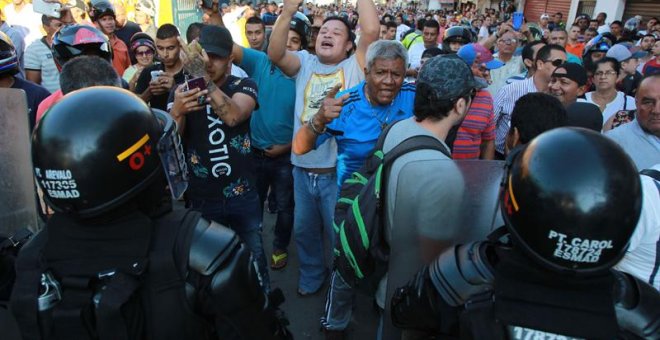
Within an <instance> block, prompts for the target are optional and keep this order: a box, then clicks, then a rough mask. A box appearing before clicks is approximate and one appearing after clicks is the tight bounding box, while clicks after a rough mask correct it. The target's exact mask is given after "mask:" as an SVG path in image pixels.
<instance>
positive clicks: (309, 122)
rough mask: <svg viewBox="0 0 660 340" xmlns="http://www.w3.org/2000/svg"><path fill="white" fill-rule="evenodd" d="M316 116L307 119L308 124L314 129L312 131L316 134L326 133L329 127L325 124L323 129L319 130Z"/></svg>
mask: <svg viewBox="0 0 660 340" xmlns="http://www.w3.org/2000/svg"><path fill="white" fill-rule="evenodd" d="M314 117H315V116H312V118H310V119H309V120H308V121H307V126H309V128H310V129H311V130H312V132H314V134H315V135H322V134H324V133H325V132H326V131H327V130H328V128H327V127H326V126H324V127H323V129H322V130H321V131H319V130H317V129H316V125H314Z"/></svg>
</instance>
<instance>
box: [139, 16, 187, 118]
mask: <svg viewBox="0 0 660 340" xmlns="http://www.w3.org/2000/svg"><path fill="white" fill-rule="evenodd" d="M180 51H181V44H180V43H179V30H178V29H177V28H176V26H174V25H172V24H164V25H161V26H160V27H159V28H158V31H156V53H158V60H160V63H157V64H154V65H152V66H149V67H147V68H145V69H144V71H142V73H141V74H140V77H139V78H138V80H137V84H136V85H135V93H136V94H137V95H138V96H140V97H141V98H142V100H144V101H145V102H146V103H147V104H149V105H151V107H153V108H157V109H161V110H166V109H167V98H168V96H169V93H170V91H171V90H172V88H175V87H176V85H178V84H183V82H184V81H185V76H184V74H183V63H182V62H181V59H180V58H179V52H180Z"/></svg>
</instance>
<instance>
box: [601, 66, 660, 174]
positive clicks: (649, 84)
mask: <svg viewBox="0 0 660 340" xmlns="http://www.w3.org/2000/svg"><path fill="white" fill-rule="evenodd" d="M635 104H636V106H637V109H636V111H635V119H634V120H632V121H631V122H630V123H626V124H623V125H621V126H620V127H618V128H616V129H613V130H610V131H608V132H607V133H606V136H608V137H610V138H612V140H614V141H615V142H617V143H618V144H619V145H620V146H621V147H622V148H623V149H624V150H625V151H626V152H627V153H628V155H629V156H630V158H632V160H633V162H635V165H637V168H638V169H640V170H642V169H646V168H650V167H652V166H653V165H655V164H658V163H660V74H653V75H650V76H647V77H645V78H644V80H642V82H641V83H640V84H639V89H638V90H637V95H636V96H635Z"/></svg>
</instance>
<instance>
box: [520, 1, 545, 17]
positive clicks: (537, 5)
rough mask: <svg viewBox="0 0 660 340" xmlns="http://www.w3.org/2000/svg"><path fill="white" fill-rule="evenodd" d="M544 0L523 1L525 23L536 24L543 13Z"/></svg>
mask: <svg viewBox="0 0 660 340" xmlns="http://www.w3.org/2000/svg"><path fill="white" fill-rule="evenodd" d="M547 3H548V2H547V1H546V0H527V1H525V10H524V13H525V19H526V20H527V22H538V21H539V18H540V17H541V14H543V13H545V6H546V4H547Z"/></svg>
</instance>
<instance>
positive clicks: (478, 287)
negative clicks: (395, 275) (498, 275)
mask: <svg viewBox="0 0 660 340" xmlns="http://www.w3.org/2000/svg"><path fill="white" fill-rule="evenodd" d="M489 246H491V243H489V242H473V243H469V244H465V245H458V246H455V247H452V248H450V249H448V250H447V251H445V252H444V253H442V254H441V255H440V256H439V257H438V259H437V260H435V261H434V262H433V263H432V264H431V265H430V268H429V274H430V277H431V281H432V282H433V285H434V286H435V288H436V290H437V291H438V293H439V294H440V296H441V297H442V298H443V300H444V301H445V302H446V303H447V304H449V305H450V306H453V307H456V306H460V305H462V304H463V303H465V301H467V299H468V298H470V297H471V296H473V295H476V294H480V293H483V292H485V291H487V290H490V289H492V283H493V279H494V277H495V276H494V269H493V267H492V265H491V264H490V263H489V261H488V257H487V255H486V250H487V248H488V247H489Z"/></svg>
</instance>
